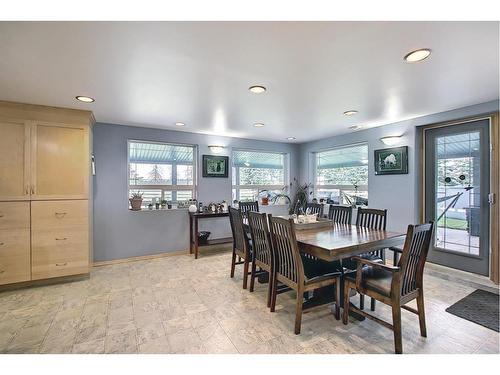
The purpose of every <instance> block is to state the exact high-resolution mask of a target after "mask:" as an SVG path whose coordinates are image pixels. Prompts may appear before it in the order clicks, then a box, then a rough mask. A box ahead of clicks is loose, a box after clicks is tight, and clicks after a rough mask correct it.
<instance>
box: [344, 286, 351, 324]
mask: <svg viewBox="0 0 500 375" xmlns="http://www.w3.org/2000/svg"><path fill="white" fill-rule="evenodd" d="M350 291H351V288H350V287H349V282H347V281H346V282H345V283H344V311H343V313H342V323H344V324H347V323H348V322H349V303H350V302H349V292H350Z"/></svg>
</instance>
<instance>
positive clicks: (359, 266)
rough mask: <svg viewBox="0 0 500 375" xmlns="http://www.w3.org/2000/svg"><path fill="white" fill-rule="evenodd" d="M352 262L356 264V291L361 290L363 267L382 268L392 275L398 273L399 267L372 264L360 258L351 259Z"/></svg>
mask: <svg viewBox="0 0 500 375" xmlns="http://www.w3.org/2000/svg"><path fill="white" fill-rule="evenodd" d="M352 260H354V261H356V262H357V267H356V289H358V290H360V289H361V280H362V278H363V265H368V266H372V267H378V268H382V269H384V270H387V271H390V272H392V273H394V272H397V271H399V267H394V266H389V265H388V264H384V263H377V262H373V261H371V260H369V259H364V258H360V257H353V258H352Z"/></svg>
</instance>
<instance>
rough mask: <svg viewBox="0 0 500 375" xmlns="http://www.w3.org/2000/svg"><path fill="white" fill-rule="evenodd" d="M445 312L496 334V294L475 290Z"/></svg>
mask: <svg viewBox="0 0 500 375" xmlns="http://www.w3.org/2000/svg"><path fill="white" fill-rule="evenodd" d="M446 312H448V313H450V314H453V315H456V316H458V317H460V318H463V319H466V320H468V321H469V322H473V323H476V324H480V325H482V326H483V327H486V328H489V329H492V330H494V331H497V332H498V320H499V315H498V294H494V293H491V292H486V291H484V290H480V289H477V290H475V291H474V292H472V293H471V294H469V295H468V296H467V297H464V298H462V299H461V300H460V301H458V302H457V303H455V304H453V305H451V306H450V307H448V308H447V309H446Z"/></svg>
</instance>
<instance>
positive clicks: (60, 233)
mask: <svg viewBox="0 0 500 375" xmlns="http://www.w3.org/2000/svg"><path fill="white" fill-rule="evenodd" d="M31 235H32V241H31V250H32V251H31V253H32V254H31V260H32V269H31V276H32V278H33V280H38V279H46V278H50V277H59V276H68V275H77V274H82V273H88V272H89V234H88V226H87V225H82V226H80V227H75V228H71V229H57V228H54V229H52V230H34V231H32V234H31Z"/></svg>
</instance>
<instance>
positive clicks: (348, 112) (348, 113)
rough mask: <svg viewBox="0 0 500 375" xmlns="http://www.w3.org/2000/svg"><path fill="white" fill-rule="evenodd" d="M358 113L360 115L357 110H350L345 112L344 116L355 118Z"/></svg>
mask: <svg viewBox="0 0 500 375" xmlns="http://www.w3.org/2000/svg"><path fill="white" fill-rule="evenodd" d="M356 113H358V111H356V110H355V109H350V110H349V111H345V112H344V115H345V116H353V115H355V114H356Z"/></svg>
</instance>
